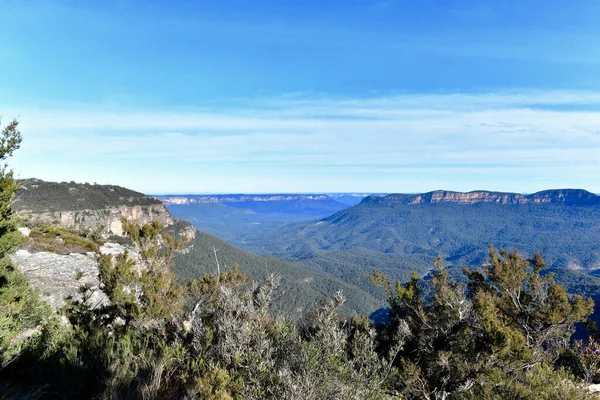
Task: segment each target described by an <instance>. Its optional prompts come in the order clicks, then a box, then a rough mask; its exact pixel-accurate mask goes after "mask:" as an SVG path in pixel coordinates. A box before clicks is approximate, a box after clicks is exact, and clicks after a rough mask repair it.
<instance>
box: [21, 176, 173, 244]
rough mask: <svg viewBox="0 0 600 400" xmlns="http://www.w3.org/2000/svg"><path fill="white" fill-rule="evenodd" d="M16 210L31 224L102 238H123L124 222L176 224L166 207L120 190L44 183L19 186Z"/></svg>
mask: <svg viewBox="0 0 600 400" xmlns="http://www.w3.org/2000/svg"><path fill="white" fill-rule="evenodd" d="M20 185H21V187H20V189H19V191H18V193H17V197H16V200H15V202H14V205H13V208H14V209H15V210H16V211H17V212H18V213H19V214H20V215H21V216H23V217H25V218H26V219H28V220H29V224H31V225H36V224H42V223H43V224H57V225H60V226H63V227H68V228H74V229H76V230H80V231H93V232H97V233H99V234H100V236H103V237H108V236H110V235H117V236H122V235H123V230H122V227H121V219H122V218H126V219H128V220H131V221H136V222H137V223H139V224H144V223H148V222H152V221H159V222H161V223H162V224H163V225H165V226H170V225H172V224H173V218H172V217H171V215H170V214H169V212H168V211H167V209H166V207H165V206H164V205H163V204H162V203H161V202H160V201H159V200H157V199H155V198H153V197H150V196H146V195H144V194H142V193H139V192H135V191H132V190H129V189H126V188H122V187H120V186H113V185H90V184H77V183H74V182H70V183H68V182H62V183H57V182H44V181H41V180H38V179H30V180H24V181H21V182H20Z"/></svg>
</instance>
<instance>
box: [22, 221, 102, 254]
mask: <svg viewBox="0 0 600 400" xmlns="http://www.w3.org/2000/svg"><path fill="white" fill-rule="evenodd" d="M29 237H30V246H32V247H33V248H34V249H39V250H42V251H50V252H52V253H57V254H70V253H85V252H89V251H91V252H94V253H99V252H100V247H99V243H101V242H98V241H95V240H93V239H89V238H87V237H86V236H85V235H81V234H80V233H79V232H77V231H75V230H72V229H67V228H62V227H58V226H53V225H44V226H41V227H37V228H33V229H32V230H31V232H30V233H29Z"/></svg>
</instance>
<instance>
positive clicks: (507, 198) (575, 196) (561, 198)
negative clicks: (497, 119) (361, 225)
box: [363, 189, 600, 205]
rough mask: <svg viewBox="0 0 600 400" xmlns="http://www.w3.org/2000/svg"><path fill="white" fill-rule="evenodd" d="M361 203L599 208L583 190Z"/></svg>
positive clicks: (598, 200) (599, 199) (444, 194)
mask: <svg viewBox="0 0 600 400" xmlns="http://www.w3.org/2000/svg"><path fill="white" fill-rule="evenodd" d="M363 202H364V203H372V204H433V203H457V204H477V203H496V204H565V205H592V204H600V196H597V195H595V194H593V193H590V192H588V191H587V190H582V189H555V190H544V191H541V192H537V193H533V194H529V195H524V194H520V193H504V192H488V191H483V190H477V191H472V192H467V193H462V192H452V191H446V190H436V191H433V192H428V193H422V194H390V195H388V196H385V197H367V198H365V199H364V200H363Z"/></svg>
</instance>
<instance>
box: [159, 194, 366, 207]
mask: <svg viewBox="0 0 600 400" xmlns="http://www.w3.org/2000/svg"><path fill="white" fill-rule="evenodd" d="M369 195H370V194H369V193H331V194H285V193H284V194H208V195H199V194H186V195H156V196H154V197H156V198H157V199H159V200H160V201H162V202H163V203H165V204H212V203H223V204H233V203H255V202H263V203H264V202H290V203H293V202H299V201H314V202H322V201H335V202H339V203H342V204H348V205H355V204H358V203H360V202H361V200H362V199H363V198H365V197H367V196H369Z"/></svg>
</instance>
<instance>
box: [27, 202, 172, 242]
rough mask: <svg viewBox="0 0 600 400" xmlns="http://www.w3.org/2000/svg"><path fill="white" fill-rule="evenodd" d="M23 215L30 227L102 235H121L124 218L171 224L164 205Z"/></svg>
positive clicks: (139, 221) (140, 221)
mask: <svg viewBox="0 0 600 400" xmlns="http://www.w3.org/2000/svg"><path fill="white" fill-rule="evenodd" d="M20 214H21V215H22V216H25V217H27V218H29V220H30V221H31V222H32V223H33V224H38V223H45V224H53V223H57V222H58V225H60V226H63V227H66V228H75V229H77V230H80V231H86V230H91V231H98V232H101V234H102V236H105V237H106V236H109V235H117V236H123V228H122V226H121V219H122V218H126V219H128V220H130V221H136V222H137V223H138V224H145V223H149V222H152V221H159V222H161V223H162V224H163V225H165V226H169V225H172V224H173V218H171V215H170V214H169V212H168V211H167V209H166V208H165V206H164V205H162V204H156V205H147V206H125V205H123V206H117V207H115V206H111V207H107V208H104V209H83V210H65V211H45V212H33V211H29V210H22V211H20Z"/></svg>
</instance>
